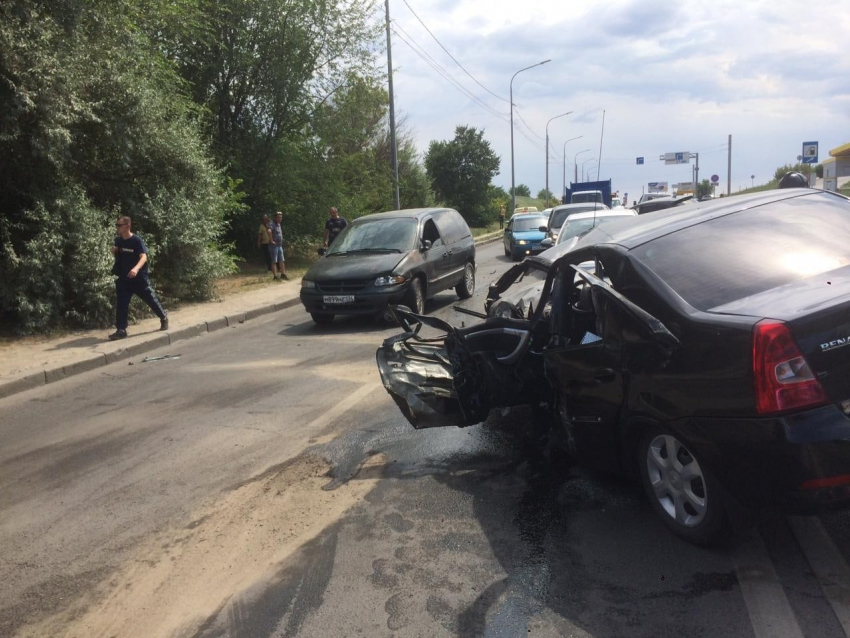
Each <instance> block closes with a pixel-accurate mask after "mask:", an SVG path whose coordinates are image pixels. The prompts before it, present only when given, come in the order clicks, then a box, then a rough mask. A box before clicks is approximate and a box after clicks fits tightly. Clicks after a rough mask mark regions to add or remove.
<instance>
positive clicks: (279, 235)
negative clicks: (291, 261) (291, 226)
mask: <svg viewBox="0 0 850 638" xmlns="http://www.w3.org/2000/svg"><path fill="white" fill-rule="evenodd" d="M282 221H283V213H281V212H280V211H278V212H277V213H275V216H274V221H273V222H272V223H271V225H270V226H269V233H270V235H271V241H270V242H269V252H270V253H271V261H272V275H273V276H274V279H278V278H280V279H289V277H287V276H286V260H285V259H284V258H283V228H282V227H281V225H280V223H281V222H282ZM275 267H276V268H277V270H275ZM278 273H280V276H279V277H278Z"/></svg>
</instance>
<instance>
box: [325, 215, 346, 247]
mask: <svg viewBox="0 0 850 638" xmlns="http://www.w3.org/2000/svg"><path fill="white" fill-rule="evenodd" d="M346 226H348V222H347V221H345V220H344V219H343V218H342V217H340V216H339V211H337V209H336V206H334V207H332V208H331V216H330V219H328V221H326V222H325V247H326V248H327V247H328V246H330V245H331V244H332V243H334V239H336V237H337V235H339V234H340V233H341V232H342V230H343V229H344V228H345V227H346Z"/></svg>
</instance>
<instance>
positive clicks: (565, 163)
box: [561, 135, 584, 197]
mask: <svg viewBox="0 0 850 638" xmlns="http://www.w3.org/2000/svg"><path fill="white" fill-rule="evenodd" d="M583 137H584V135H579V136H578V137H571V138H570V139H568V140H567V141H566V142H564V186H563V188H562V189H561V196H562V197H566V196H567V144H569V143H570V142H572V141H574V140H580V139H581V138H583Z"/></svg>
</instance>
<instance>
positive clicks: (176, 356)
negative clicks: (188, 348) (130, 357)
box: [142, 354, 180, 363]
mask: <svg viewBox="0 0 850 638" xmlns="http://www.w3.org/2000/svg"><path fill="white" fill-rule="evenodd" d="M179 358H180V355H179V354H164V355H162V356H161V357H145V358H144V359H142V363H147V362H148V361H162V360H164V359H179Z"/></svg>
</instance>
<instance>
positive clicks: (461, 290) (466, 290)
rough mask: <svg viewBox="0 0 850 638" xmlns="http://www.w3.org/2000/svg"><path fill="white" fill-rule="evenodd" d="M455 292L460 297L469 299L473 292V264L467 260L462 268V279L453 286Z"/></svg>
mask: <svg viewBox="0 0 850 638" xmlns="http://www.w3.org/2000/svg"><path fill="white" fill-rule="evenodd" d="M455 292H456V293H457V296H458V297H460V298H461V299H469V298H470V297H471V296H472V295H473V294H475V265H474V264H473V263H472V262H468V263H467V264H466V266H465V267H464V269H463V279H461V280H460V283H458V285H457V286H455Z"/></svg>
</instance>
